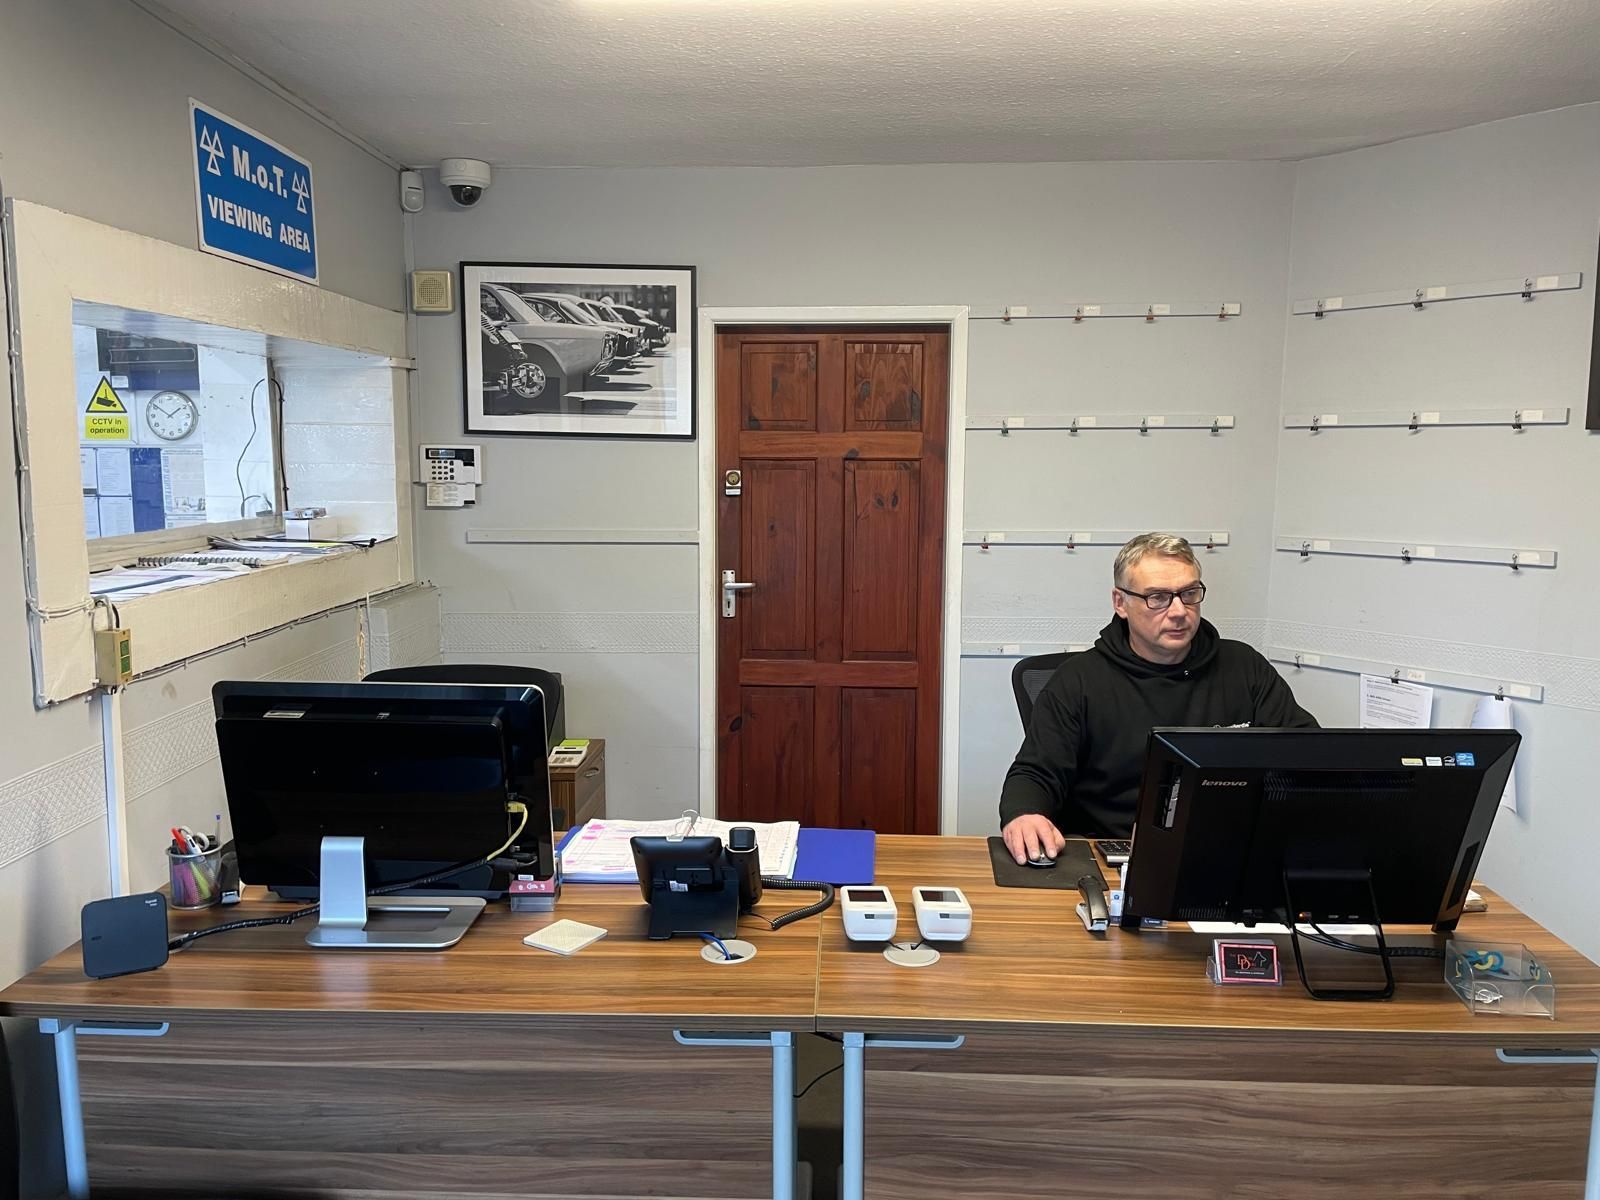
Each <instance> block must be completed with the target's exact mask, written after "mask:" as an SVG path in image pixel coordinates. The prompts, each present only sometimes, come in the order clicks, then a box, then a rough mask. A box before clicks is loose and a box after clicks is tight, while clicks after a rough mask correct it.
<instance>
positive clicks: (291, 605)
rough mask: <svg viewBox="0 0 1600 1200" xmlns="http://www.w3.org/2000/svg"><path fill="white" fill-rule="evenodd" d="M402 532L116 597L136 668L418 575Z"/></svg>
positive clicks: (163, 662) (246, 635) (245, 635)
mask: <svg viewBox="0 0 1600 1200" xmlns="http://www.w3.org/2000/svg"><path fill="white" fill-rule="evenodd" d="M404 549H405V547H404V545H403V543H402V539H400V538H391V539H390V540H389V541H387V542H380V543H378V544H377V545H376V546H373V547H372V548H371V549H357V550H352V551H351V552H350V553H348V554H337V555H334V556H332V557H329V558H314V559H306V560H303V561H291V562H286V563H277V564H274V565H272V566H267V567H259V568H256V569H254V570H252V571H250V572H249V573H248V574H243V575H236V576H231V577H229V578H227V579H219V580H216V581H214V582H210V583H204V584H197V585H196V586H194V587H185V588H174V589H173V590H172V591H168V592H159V593H157V594H155V595H153V596H140V597H137V598H135V599H132V600H126V601H122V602H120V603H118V604H117V611H118V615H119V616H120V617H121V620H122V625H123V627H124V628H126V629H128V630H130V631H131V633H132V641H133V669H134V673H135V675H139V674H143V673H144V672H146V671H154V670H157V669H159V668H161V667H165V666H168V665H170V664H172V663H175V662H181V661H182V660H183V659H186V658H192V657H193V656H195V655H197V654H204V653H205V652H207V651H209V650H214V649H216V648H217V647H219V646H226V645H227V644H229V643H230V642H236V641H240V640H241V639H245V638H249V637H251V636H253V635H255V634H258V633H263V632H265V631H266V630H269V629H273V628H276V627H277V626H279V625H283V624H285V623H286V622H289V621H297V620H300V619H301V618H304V617H309V616H313V615H315V614H316V613H319V612H322V611H324V610H326V609H330V608H335V607H337V606H338V605H340V604H346V603H348V602H349V601H351V600H359V599H360V598H361V597H362V596H365V595H368V594H370V593H372V592H380V591H386V590H388V589H389V588H393V587H399V586H401V585H402V584H407V583H410V582H411V581H412V578H413V571H412V569H411V562H410V555H409V552H407V553H406V554H405V555H404V556H402V551H403V550H404Z"/></svg>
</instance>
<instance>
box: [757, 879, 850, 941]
mask: <svg viewBox="0 0 1600 1200" xmlns="http://www.w3.org/2000/svg"><path fill="white" fill-rule="evenodd" d="M761 886H762V887H763V888H773V889H775V890H777V891H787V892H821V893H822V899H820V900H818V901H817V902H816V903H815V904H808V905H806V906H805V907H804V908H795V909H790V910H789V911H788V912H786V913H780V914H779V915H777V916H776V917H764V916H762V915H761V914H760V913H754V912H752V913H746V914H745V916H748V917H754V918H755V919H756V920H758V921H765V922H766V923H767V928H768V929H782V928H783V927H784V926H785V925H792V924H793V923H794V922H796V921H803V920H805V919H806V918H807V917H814V916H816V915H817V914H818V913H821V912H826V911H827V910H828V909H830V908H832V907H833V899H834V895H835V892H834V887H833V884H831V883H819V882H817V881H816V880H811V879H777V878H773V877H772V876H768V875H763V876H762V877H761Z"/></svg>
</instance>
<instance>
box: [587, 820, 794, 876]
mask: <svg viewBox="0 0 1600 1200" xmlns="http://www.w3.org/2000/svg"><path fill="white" fill-rule="evenodd" d="M738 824H740V825H749V826H750V827H751V828H752V829H754V830H755V831H756V850H757V851H758V852H759V853H760V855H761V873H762V874H763V875H776V876H778V877H779V878H780V879H791V878H793V877H794V860H795V855H796V854H797V853H798V852H799V849H800V822H798V821H775V822H772V823H771V824H767V825H762V824H759V823H757V822H754V821H740V822H738ZM683 826H684V822H683V821H682V820H681V819H678V820H671V821H613V820H608V819H606V818H603V817H597V818H595V819H594V820H592V821H590V822H588V823H587V824H585V825H584V827H583V828H582V829H580V830H578V832H577V833H576V834H574V835H573V836H572V839H571V840H570V841H569V842H567V844H566V848H565V849H564V850H562V852H561V877H562V879H564V880H565V881H566V882H567V883H637V882H638V881H639V876H638V873H637V872H636V871H635V870H634V867H633V847H632V846H631V845H629V839H630V838H635V837H667V836H669V835H671V834H674V833H681V832H683ZM732 828H733V823H731V822H728V821H716V820H713V819H712V818H710V817H700V818H698V819H697V820H696V821H695V823H694V828H693V829H692V830H691V831H690V832H691V833H692V834H693V836H695V837H719V838H721V839H722V844H723V845H724V846H726V845H727V844H728V831H729V830H730V829H732Z"/></svg>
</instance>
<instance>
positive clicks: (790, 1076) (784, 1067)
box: [772, 1033, 800, 1200]
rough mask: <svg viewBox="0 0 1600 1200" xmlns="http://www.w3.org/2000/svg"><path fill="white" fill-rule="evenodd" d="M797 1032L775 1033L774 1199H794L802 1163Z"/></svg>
mask: <svg viewBox="0 0 1600 1200" xmlns="http://www.w3.org/2000/svg"><path fill="white" fill-rule="evenodd" d="M796 1109H797V1103H796V1101H795V1098H794V1034H792V1033H774V1034H773V1035H772V1195H773V1200H794V1180H795V1173H796V1168H797V1166H798V1164H799V1161H800V1159H799V1149H798V1147H797V1146H796V1145H795V1113H796Z"/></svg>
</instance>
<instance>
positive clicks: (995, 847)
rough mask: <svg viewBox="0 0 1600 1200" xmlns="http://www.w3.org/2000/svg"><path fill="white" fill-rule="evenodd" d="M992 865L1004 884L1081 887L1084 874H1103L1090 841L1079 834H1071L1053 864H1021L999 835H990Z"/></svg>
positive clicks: (990, 860)
mask: <svg viewBox="0 0 1600 1200" xmlns="http://www.w3.org/2000/svg"><path fill="white" fill-rule="evenodd" d="M989 868H990V870H992V871H993V872H994V881H995V883H997V884H999V885H1000V886H1001V887H1025V888H1066V889H1068V890H1070V891H1074V892H1075V891H1077V890H1078V880H1079V879H1080V878H1082V877H1083V876H1085V875H1096V876H1098V875H1100V874H1101V871H1100V864H1099V863H1097V862H1096V861H1095V857H1094V850H1093V849H1092V848H1091V847H1090V845H1089V843H1088V842H1086V841H1083V840H1081V839H1078V838H1068V839H1067V844H1066V846H1065V847H1063V849H1062V851H1061V853H1060V854H1059V855H1058V856H1057V857H1056V865H1055V866H1053V867H1030V866H1026V865H1023V866H1018V865H1017V860H1016V859H1014V858H1012V857H1011V851H1009V850H1007V849H1006V844H1005V842H1003V841H1002V840H1001V839H999V838H997V837H992V838H990V839H989Z"/></svg>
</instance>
